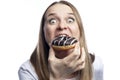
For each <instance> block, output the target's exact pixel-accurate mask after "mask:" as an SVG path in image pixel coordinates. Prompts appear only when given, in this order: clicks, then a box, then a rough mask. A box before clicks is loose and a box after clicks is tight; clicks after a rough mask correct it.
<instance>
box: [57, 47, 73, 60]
mask: <svg viewBox="0 0 120 80" xmlns="http://www.w3.org/2000/svg"><path fill="white" fill-rule="evenodd" d="M72 51H73V49H70V50H64V51H55V56H56V57H57V58H59V59H63V58H65V57H66V56H68V55H69V54H70V53H72Z"/></svg>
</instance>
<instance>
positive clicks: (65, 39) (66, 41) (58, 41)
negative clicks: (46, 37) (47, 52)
mask: <svg viewBox="0 0 120 80" xmlns="http://www.w3.org/2000/svg"><path fill="white" fill-rule="evenodd" d="M76 42H77V39H76V38H74V37H69V36H59V37H56V38H55V39H54V40H53V41H52V45H56V46H67V45H72V44H74V43H76Z"/></svg>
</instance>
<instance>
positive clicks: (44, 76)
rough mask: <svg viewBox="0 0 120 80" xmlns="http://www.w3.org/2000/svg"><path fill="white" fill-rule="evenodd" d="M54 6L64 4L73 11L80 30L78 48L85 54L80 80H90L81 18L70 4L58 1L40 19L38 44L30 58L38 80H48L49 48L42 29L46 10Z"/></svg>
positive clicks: (89, 61)
mask: <svg viewBox="0 0 120 80" xmlns="http://www.w3.org/2000/svg"><path fill="white" fill-rule="evenodd" d="M54 4H64V5H67V6H69V7H70V8H71V9H72V10H73V12H74V15H75V17H76V20H77V23H78V26H79V30H80V47H84V48H85V52H86V58H85V68H84V69H82V70H80V71H79V72H80V80H92V76H93V71H92V60H91V57H90V55H89V53H88V49H87V45H86V41H85V34H84V29H83V25H82V21H81V18H80V15H79V13H78V11H77V9H76V8H75V7H74V6H73V5H72V4H71V3H69V2H67V1H59V2H54V3H52V4H51V5H50V6H49V7H48V8H47V9H46V11H45V12H44V14H43V17H42V19H41V26H40V32H39V40H38V44H37V46H36V48H35V50H34V52H33V53H32V55H31V58H30V61H31V63H32V65H33V66H34V68H35V71H36V74H37V75H38V79H39V80H49V70H48V56H49V52H48V51H49V46H48V44H47V43H46V41H45V37H44V31H43V27H44V22H45V14H46V12H47V10H48V9H49V8H50V7H51V6H53V5H54Z"/></svg>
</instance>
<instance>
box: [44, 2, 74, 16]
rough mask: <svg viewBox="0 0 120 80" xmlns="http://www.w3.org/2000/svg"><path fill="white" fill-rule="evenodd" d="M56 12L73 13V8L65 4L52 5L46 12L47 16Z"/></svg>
mask: <svg viewBox="0 0 120 80" xmlns="http://www.w3.org/2000/svg"><path fill="white" fill-rule="evenodd" d="M54 14H61V15H62V14H73V11H72V9H71V8H70V7H69V6H68V5H65V4H55V5H52V6H51V7H50V8H49V9H48V10H47V12H46V17H48V16H50V15H54Z"/></svg>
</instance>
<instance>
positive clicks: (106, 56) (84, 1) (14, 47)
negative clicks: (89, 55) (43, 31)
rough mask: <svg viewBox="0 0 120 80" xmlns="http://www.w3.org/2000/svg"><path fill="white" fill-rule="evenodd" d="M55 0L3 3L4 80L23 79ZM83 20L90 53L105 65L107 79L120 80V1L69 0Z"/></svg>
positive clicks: (0, 62) (0, 73)
mask: <svg viewBox="0 0 120 80" xmlns="http://www.w3.org/2000/svg"><path fill="white" fill-rule="evenodd" d="M53 1H54V0H48V1H46V0H0V80H19V79H18V74H17V72H18V69H19V67H20V65H21V64H22V63H23V62H24V61H26V60H27V59H29V57H30V55H31V53H32V51H33V49H34V48H35V46H36V44H37V40H38V32H39V26H40V19H41V16H42V14H43V12H44V10H45V9H46V8H47V6H48V5H49V4H51V2H53ZM69 1H70V2H71V3H72V4H74V5H75V6H76V7H77V9H78V10H79V12H80V15H81V17H82V21H83V25H84V29H85V34H86V40H87V43H88V48H89V51H90V52H94V53H95V54H96V55H98V56H100V57H101V59H102V60H103V63H104V80H120V77H119V73H118V72H120V62H119V60H120V58H119V57H120V56H119V54H120V51H119V50H120V47H119V46H120V36H119V34H120V29H119V27H120V3H119V0H69Z"/></svg>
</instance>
